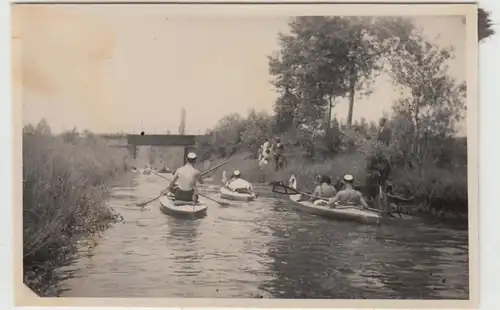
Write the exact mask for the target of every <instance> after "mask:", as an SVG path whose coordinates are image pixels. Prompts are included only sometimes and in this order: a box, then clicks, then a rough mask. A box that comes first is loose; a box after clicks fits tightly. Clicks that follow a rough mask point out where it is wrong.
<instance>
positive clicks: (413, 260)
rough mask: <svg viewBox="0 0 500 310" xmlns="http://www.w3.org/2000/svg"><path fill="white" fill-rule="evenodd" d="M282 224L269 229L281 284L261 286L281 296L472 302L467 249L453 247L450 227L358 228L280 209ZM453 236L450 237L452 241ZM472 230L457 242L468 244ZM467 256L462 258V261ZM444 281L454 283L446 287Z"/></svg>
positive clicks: (417, 224)
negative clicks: (453, 249)
mask: <svg viewBox="0 0 500 310" xmlns="http://www.w3.org/2000/svg"><path fill="white" fill-rule="evenodd" d="M277 210H281V212H282V214H283V222H282V223H279V224H278V225H272V226H270V229H271V230H272V234H273V235H274V236H276V238H275V239H274V241H273V242H272V244H269V245H268V247H269V252H268V255H269V256H270V257H272V258H273V260H272V263H271V266H272V267H271V268H272V269H273V271H274V272H273V274H274V276H275V277H274V278H273V279H272V280H271V281H268V282H264V283H262V284H261V288H262V289H263V290H266V291H268V292H270V293H271V294H272V295H273V296H274V297H277V298H335V299H352V298H356V299H362V298H370V299H376V298H401V299H403V298H412V299H429V298H432V299H437V298H465V299H466V298H468V285H467V283H468V277H467V275H468V272H466V273H464V272H463V271H459V268H467V265H468V261H467V260H464V259H463V258H464V257H467V254H466V253H467V251H466V249H463V248H455V252H453V253H452V252H450V251H446V255H443V253H440V252H442V251H443V249H447V248H449V246H450V245H446V244H443V243H449V241H448V242H444V241H443V240H446V239H447V238H449V232H448V229H446V228H429V227H428V226H425V225H424V224H422V223H420V222H416V221H415V222H407V223H406V224H407V225H406V226H405V227H406V228H405V229H403V228H402V227H392V226H390V225H388V226H381V227H374V226H364V225H352V224H351V223H342V222H332V221H327V220H324V219H322V218H320V217H316V216H310V215H307V214H301V216H300V223H301V225H296V223H297V220H298V219H297V218H296V216H294V215H291V214H290V213H287V212H286V211H283V210H284V209H283V208H282V206H281V207H280V206H277ZM447 235H448V236H447ZM466 235H467V234H466V232H461V233H458V234H457V236H456V237H457V238H458V240H456V241H453V243H454V244H463V242H466ZM460 255H462V257H461V258H460V259H458V260H457V257H460ZM442 275H447V276H446V277H447V278H450V279H451V282H452V283H453V286H452V287H450V285H449V284H448V285H445V284H444V283H445V282H446V280H444V278H443V277H442Z"/></svg>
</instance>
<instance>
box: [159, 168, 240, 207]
mask: <svg viewBox="0 0 500 310" xmlns="http://www.w3.org/2000/svg"><path fill="white" fill-rule="evenodd" d="M153 173H154V174H156V175H157V176H159V177H161V178H163V179H165V180H167V181H169V182H172V181H171V180H169V179H168V178H167V177H166V176H163V175H161V174H158V173H156V172H153ZM198 195H200V196H201V197H205V198H207V199H208V200H212V201H213V202H216V203H218V204H219V205H221V206H223V207H227V206H230V204H229V203H227V202H222V201H218V200H215V199H212V198H210V197H208V196H206V195H203V194H202V193H199V192H198Z"/></svg>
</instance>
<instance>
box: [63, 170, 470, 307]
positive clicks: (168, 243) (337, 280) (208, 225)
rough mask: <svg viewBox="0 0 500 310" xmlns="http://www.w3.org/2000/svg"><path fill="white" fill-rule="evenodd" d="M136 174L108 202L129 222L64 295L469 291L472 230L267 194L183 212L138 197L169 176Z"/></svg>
mask: <svg viewBox="0 0 500 310" xmlns="http://www.w3.org/2000/svg"><path fill="white" fill-rule="evenodd" d="M155 178H156V179H155ZM134 184H135V185H134V187H133V188H116V189H115V190H114V191H113V193H112V195H111V199H110V201H109V205H110V206H112V207H113V208H114V209H115V210H116V211H118V212H119V213H120V214H121V216H122V217H123V219H124V222H123V223H120V224H117V225H115V226H114V227H112V228H111V229H109V230H108V231H106V232H105V233H104V235H103V236H102V237H101V238H98V239H96V243H95V244H94V245H92V246H91V247H90V248H89V249H87V250H85V249H83V248H82V253H81V257H80V258H79V259H78V260H77V261H76V262H75V263H74V264H72V266H71V269H72V270H73V271H72V272H71V276H69V277H68V279H66V280H65V281H64V285H65V288H67V289H69V290H68V291H65V292H64V293H63V296H79V297H208V298H214V297H224V298H260V297H264V298H419V299H422V298H452V299H453V298H454V299H456V298H467V297H468V249H467V231H456V230H452V229H448V228H445V227H442V226H436V225H429V224H426V223H422V222H419V221H404V222H402V221H395V222H394V223H392V224H390V225H382V226H380V227H373V226H367V225H356V224H353V223H346V222H335V221H330V220H326V219H323V218H321V217H318V216H312V215H309V214H306V213H301V212H297V211H296V210H294V209H290V208H289V207H287V206H286V204H284V203H282V202H278V201H277V200H275V199H269V198H265V197H260V198H259V199H258V200H256V201H254V202H247V203H239V202H234V203H233V205H232V206H230V207H227V208H221V207H219V206H218V205H216V204H212V205H210V206H209V209H208V214H207V217H205V218H203V219H199V220H184V219H176V218H174V217H170V216H167V215H164V214H162V213H161V212H160V210H159V202H158V201H155V202H152V203H151V204H149V205H148V206H146V208H144V209H142V208H138V207H137V206H136V205H135V203H136V202H138V201H144V200H147V199H149V198H151V197H154V196H155V195H157V194H158V192H159V191H161V190H162V189H164V188H165V187H166V184H165V182H164V181H163V180H162V179H160V178H158V177H155V176H145V175H138V176H137V179H136V181H135V182H134ZM212 189H216V187H212ZM209 195H210V196H211V197H213V198H219V197H218V195H217V193H210V194H209Z"/></svg>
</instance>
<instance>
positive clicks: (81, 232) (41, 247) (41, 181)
mask: <svg viewBox="0 0 500 310" xmlns="http://www.w3.org/2000/svg"><path fill="white" fill-rule="evenodd" d="M131 178H132V171H131V165H130V158H129V157H128V153H127V152H126V150H122V149H118V148H111V147H109V146H108V145H107V144H106V142H105V141H103V140H102V139H100V138H98V137H96V136H94V135H92V134H86V135H85V136H80V135H77V134H73V135H72V136H68V135H57V136H55V135H51V134H50V132H44V131H40V130H39V131H27V132H26V131H25V132H24V134H23V266H24V270H23V279H24V283H25V284H26V285H28V286H29V287H30V288H31V289H32V290H33V291H34V292H36V293H37V294H38V295H40V296H57V295H58V294H59V291H58V287H57V283H58V282H59V281H60V280H61V279H60V276H58V275H56V274H55V273H54V270H55V269H56V268H57V267H60V266H63V265H65V264H68V263H69V262H70V261H71V260H72V259H73V254H75V251H76V245H77V242H78V240H80V239H81V238H83V237H88V236H92V235H95V234H98V233H99V232H102V231H104V230H106V229H107V228H108V227H109V226H110V225H112V224H113V223H115V222H117V221H119V220H120V216H119V215H118V214H117V213H116V212H114V211H113V210H112V209H110V208H109V207H108V206H107V205H106V199H107V198H108V193H109V190H110V189H111V188H112V187H113V186H115V185H117V182H131Z"/></svg>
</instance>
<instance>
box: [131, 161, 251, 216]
mask: <svg viewBox="0 0 500 310" xmlns="http://www.w3.org/2000/svg"><path fill="white" fill-rule="evenodd" d="M250 156H251V154H247V155H245V156H243V158H242V159H246V158H248V157H250ZM233 159H236V158H229V159H228V160H225V161H223V162H222V163H220V164H218V165H215V166H213V167H212V168H210V169H208V170H206V171H204V172H202V173H201V175H202V176H204V175H206V174H207V173H210V172H212V171H214V170H215V169H217V168H219V167H220V166H222V165H225V164H227V163H228V162H229V161H231V160H233ZM165 191H166V190H163V191H162V193H161V194H160V195H158V196H156V197H154V198H151V199H149V200H147V201H145V202H139V203H137V206H139V207H144V206H146V205H147V204H149V203H151V202H153V201H155V200H156V199H158V198H160V197H161V196H163V194H164V193H165Z"/></svg>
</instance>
